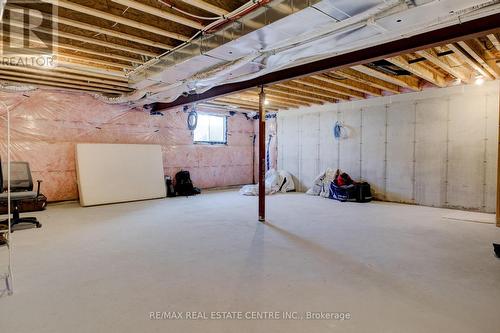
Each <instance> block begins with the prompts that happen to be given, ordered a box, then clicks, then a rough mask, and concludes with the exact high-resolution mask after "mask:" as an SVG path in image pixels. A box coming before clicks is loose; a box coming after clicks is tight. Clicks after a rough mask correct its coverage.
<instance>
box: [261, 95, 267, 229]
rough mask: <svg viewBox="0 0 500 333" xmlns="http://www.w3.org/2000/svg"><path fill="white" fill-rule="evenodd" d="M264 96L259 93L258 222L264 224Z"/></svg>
mask: <svg viewBox="0 0 500 333" xmlns="http://www.w3.org/2000/svg"><path fill="white" fill-rule="evenodd" d="M265 101H266V94H265V92H264V86H261V88H260V93H259V222H262V223H264V222H266V179H265V177H266V109H265Z"/></svg>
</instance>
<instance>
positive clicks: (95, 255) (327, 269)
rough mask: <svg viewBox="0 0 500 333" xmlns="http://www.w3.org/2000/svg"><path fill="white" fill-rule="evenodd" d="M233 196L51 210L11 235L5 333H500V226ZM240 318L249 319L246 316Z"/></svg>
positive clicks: (314, 201)
mask: <svg viewBox="0 0 500 333" xmlns="http://www.w3.org/2000/svg"><path fill="white" fill-rule="evenodd" d="M267 202H268V216H269V221H270V224H268V225H262V224H259V223H257V222H256V219H255V217H256V212H257V208H256V207H257V206H256V204H257V199H256V198H254V197H243V196H240V195H238V194H237V193H236V192H234V191H224V192H207V193H206V194H203V195H201V196H198V197H192V198H174V199H165V200H154V201H146V202H134V203H127V204H118V205H108V206H100V207H90V208H80V207H79V206H78V205H77V204H75V203H70V204H62V205H55V206H50V207H49V209H48V210H46V211H45V212H41V213H39V214H36V215H38V216H39V218H40V220H41V221H42V222H43V224H44V225H43V228H42V229H39V230H23V231H19V232H16V233H14V241H15V248H14V250H15V257H14V259H15V294H14V296H11V297H2V298H0V328H1V332H16V333H17V332H30V333H33V332H36V333H42V332H51V333H54V332H72V333H77V332H85V333H88V332H265V331H267V332H306V331H308V332H315V333H317V332H384V333H387V332H405V333H408V332H467V333H470V332H475V333H479V332H488V333H492V332H499V329H500V316H499V312H498V311H499V309H500V260H498V259H496V258H494V257H493V255H492V253H493V252H492V246H491V243H492V242H494V241H496V242H499V241H500V229H498V228H495V227H494V226H492V225H489V224H476V223H470V222H463V221H457V220H449V219H443V218H442V216H443V215H445V214H449V213H450V211H449V210H444V209H434V208H427V207H417V206H407V205H397V204H389V203H380V202H376V203H369V204H349V203H346V204H341V203H338V202H335V201H332V200H327V199H322V198H318V197H309V196H306V195H304V194H286V195H275V196H271V197H268V201H267ZM154 311H160V312H168V311H203V312H206V313H207V315H208V316H209V317H210V316H211V314H210V312H212V311H241V312H247V311H278V312H282V311H289V312H298V314H299V315H300V314H303V313H304V312H307V311H319V312H349V313H350V315H351V316H352V318H351V319H350V320H345V321H336V320H264V321H257V320H198V321H195V320H150V319H149V316H150V312H154ZM245 315H246V314H245Z"/></svg>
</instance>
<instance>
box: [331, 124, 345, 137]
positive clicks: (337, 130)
mask: <svg viewBox="0 0 500 333" xmlns="http://www.w3.org/2000/svg"><path fill="white" fill-rule="evenodd" d="M333 136H334V137H335V139H337V140H341V139H345V138H347V132H346V129H345V127H344V123H343V122H341V121H337V122H336V123H335V126H333Z"/></svg>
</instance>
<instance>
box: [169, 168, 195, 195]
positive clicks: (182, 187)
mask: <svg viewBox="0 0 500 333" xmlns="http://www.w3.org/2000/svg"><path fill="white" fill-rule="evenodd" d="M175 192H177V194H178V195H182V196H189V195H195V194H200V193H201V191H200V189H199V188H196V187H194V186H193V182H192V181H191V175H190V173H189V171H185V170H182V171H179V172H177V173H176V175H175Z"/></svg>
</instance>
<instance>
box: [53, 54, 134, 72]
mask: <svg viewBox="0 0 500 333" xmlns="http://www.w3.org/2000/svg"><path fill="white" fill-rule="evenodd" d="M60 59H68V60H70V61H73V60H74V61H80V62H83V63H84V64H88V63H93V64H99V65H102V66H106V67H114V68H115V69H116V68H118V69H133V68H134V67H132V66H130V65H124V64H121V63H119V62H112V61H106V60H101V59H95V58H89V57H81V56H77V55H73V54H68V53H58V54H57V55H56V62H57V61H59V60H60Z"/></svg>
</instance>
